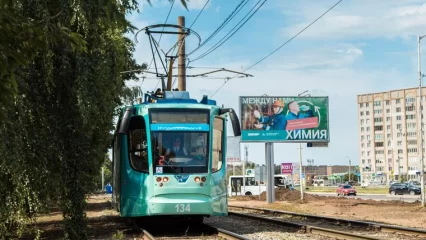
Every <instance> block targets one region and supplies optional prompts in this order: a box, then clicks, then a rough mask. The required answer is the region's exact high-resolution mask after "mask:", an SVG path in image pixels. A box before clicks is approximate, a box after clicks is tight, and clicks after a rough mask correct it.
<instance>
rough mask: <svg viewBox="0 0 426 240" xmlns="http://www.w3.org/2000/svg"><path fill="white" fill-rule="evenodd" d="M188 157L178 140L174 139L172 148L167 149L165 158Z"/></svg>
mask: <svg viewBox="0 0 426 240" xmlns="http://www.w3.org/2000/svg"><path fill="white" fill-rule="evenodd" d="M186 156H188V152H187V151H186V149H185V148H184V147H183V144H181V141H180V138H175V139H174V140H173V144H172V147H170V148H167V150H166V157H168V158H170V157H186Z"/></svg>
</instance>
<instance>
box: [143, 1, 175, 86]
mask: <svg viewBox="0 0 426 240" xmlns="http://www.w3.org/2000/svg"><path fill="white" fill-rule="evenodd" d="M174 5H175V0H173V2H172V5H171V6H170V9H169V13H167V17H166V21H165V22H164V24H166V23H167V21H168V20H169V17H170V13H171V12H172V9H173V6H174ZM164 28H165V27H163V30H162V31H164ZM161 37H163V33H161V34H160V38H159V40H158V44H160V42H161ZM154 58H155V56H152V59H151V63H149V66H148V69H150V68H151V65H152V62H153V61H154ZM146 75H147V73H146V72H145V76H144V77H146ZM143 82H144V80H142V83H141V88H142V85H143Z"/></svg>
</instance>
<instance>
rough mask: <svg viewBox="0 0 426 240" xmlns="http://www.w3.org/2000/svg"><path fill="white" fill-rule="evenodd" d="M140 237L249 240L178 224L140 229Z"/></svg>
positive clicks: (147, 239)
mask: <svg viewBox="0 0 426 240" xmlns="http://www.w3.org/2000/svg"><path fill="white" fill-rule="evenodd" d="M139 231H140V232H141V234H140V236H141V237H142V239H144V240H160V239H161V240H162V239H203V240H205V239H226V240H250V239H249V238H246V237H244V236H241V235H239V234H237V233H234V232H231V231H228V230H225V229H221V228H216V227H214V226H211V225H209V224H200V225H196V226H190V225H185V224H179V225H176V226H167V225H163V226H161V228H160V227H153V226H149V227H147V226H144V227H143V228H142V227H140V228H139Z"/></svg>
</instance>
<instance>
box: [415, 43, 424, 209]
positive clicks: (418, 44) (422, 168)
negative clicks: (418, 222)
mask: <svg viewBox="0 0 426 240" xmlns="http://www.w3.org/2000/svg"><path fill="white" fill-rule="evenodd" d="M425 36H426V35H423V36H418V39H417V50H418V52H417V57H418V67H419V113H418V115H417V116H420V136H421V137H420V139H421V140H420V151H419V152H420V166H421V167H420V168H421V169H420V174H421V175H420V183H421V195H422V207H424V206H425V182H424V179H425V178H424V176H425V174H424V161H423V146H424V143H423V142H424V134H423V113H422V71H421V66H420V40H422V38H424V37H425Z"/></svg>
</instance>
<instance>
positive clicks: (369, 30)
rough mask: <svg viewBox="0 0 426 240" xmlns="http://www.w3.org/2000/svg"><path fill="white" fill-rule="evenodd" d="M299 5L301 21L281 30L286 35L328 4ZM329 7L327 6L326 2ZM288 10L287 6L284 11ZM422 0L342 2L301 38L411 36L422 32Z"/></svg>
mask: <svg viewBox="0 0 426 240" xmlns="http://www.w3.org/2000/svg"><path fill="white" fill-rule="evenodd" d="M324 5H326V4H324V3H323V4H322V6H321V7H318V5H317V4H316V5H314V6H312V5H311V4H306V5H299V7H301V8H302V9H299V10H298V11H300V15H298V16H301V15H302V16H303V20H300V21H298V22H299V23H297V24H294V25H292V26H290V27H288V28H285V29H283V31H284V33H285V35H286V37H288V36H292V35H294V34H296V33H297V32H299V31H300V30H301V29H303V28H304V27H305V26H307V25H308V24H309V23H310V22H311V21H312V20H314V19H315V18H316V17H317V16H319V15H320V14H322V13H323V12H324V11H325V9H326V8H328V7H329V6H324ZM330 6H331V5H330ZM286 12H288V9H287V10H286ZM425 23H426V3H424V1H399V0H398V1H364V0H362V1H353V2H349V1H343V2H342V3H340V4H339V5H338V6H336V7H335V8H334V9H333V10H331V11H330V12H329V13H328V14H327V15H325V16H324V17H323V18H322V19H320V20H319V21H318V22H316V23H315V24H314V25H312V26H311V27H310V28H309V29H308V30H306V31H305V32H303V33H302V34H301V35H300V36H299V37H301V38H318V39H331V38H332V39H343V38H352V37H362V38H376V37H387V38H394V37H403V38H407V37H412V36H416V35H419V34H425V33H426V29H425V27H426V24H425Z"/></svg>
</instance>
